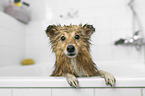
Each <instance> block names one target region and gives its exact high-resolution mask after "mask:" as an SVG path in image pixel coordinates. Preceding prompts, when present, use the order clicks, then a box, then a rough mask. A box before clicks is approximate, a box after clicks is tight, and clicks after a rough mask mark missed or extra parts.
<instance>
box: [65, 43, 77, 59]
mask: <svg viewBox="0 0 145 96" xmlns="http://www.w3.org/2000/svg"><path fill="white" fill-rule="evenodd" d="M66 55H67V56H68V57H69V58H74V57H75V56H76V50H75V46H74V45H68V46H67V54H66Z"/></svg>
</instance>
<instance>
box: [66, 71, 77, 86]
mask: <svg viewBox="0 0 145 96" xmlns="http://www.w3.org/2000/svg"><path fill="white" fill-rule="evenodd" d="M64 77H66V80H67V82H68V83H69V85H70V86H73V87H75V88H77V87H79V82H78V80H77V78H76V77H75V76H74V75H72V74H70V73H67V74H65V75H64Z"/></svg>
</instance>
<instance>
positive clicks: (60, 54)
mask: <svg viewBox="0 0 145 96" xmlns="http://www.w3.org/2000/svg"><path fill="white" fill-rule="evenodd" d="M94 31H95V29H94V28H93V26H92V25H87V24H86V25H84V26H82V25H78V26H77V25H69V26H65V25H64V26H61V25H58V26H55V25H50V26H48V27H47V30H46V33H47V35H48V37H50V42H51V45H52V49H53V52H54V53H55V55H56V62H55V69H54V71H53V73H52V76H65V77H66V78H72V79H73V80H77V79H76V78H75V77H90V76H96V75H100V76H102V77H103V76H106V74H107V73H105V72H104V73H103V72H102V71H99V70H98V69H97V67H96V65H95V63H94V62H93V60H92V58H91V55H90V42H89V40H90V36H91V35H92V34H93V32H94ZM76 35H79V36H80V39H79V40H77V39H75V38H74V37H75V36H76ZM62 36H65V38H66V39H65V41H62V40H61V37H62ZM70 44H73V45H74V46H75V50H76V52H77V55H76V57H75V58H68V56H66V54H65V52H66V49H67V46H68V45H70ZM74 76H75V77H74ZM67 80H68V82H70V81H69V80H70V79H67ZM74 82H76V81H74ZM70 85H71V84H70ZM76 85H78V84H73V86H76Z"/></svg>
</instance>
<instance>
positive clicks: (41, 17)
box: [0, 0, 145, 66]
mask: <svg viewBox="0 0 145 96" xmlns="http://www.w3.org/2000/svg"><path fill="white" fill-rule="evenodd" d="M20 3H21V4H20ZM144 5H145V1H144V0H21V2H19V0H16V1H13V0H0V66H9V65H20V64H21V61H22V60H23V59H26V58H32V59H34V60H35V63H36V64H41V65H43V64H48V65H49V66H53V64H54V62H55V56H54V54H53V53H52V50H51V46H50V44H49V38H48V37H47V36H46V34H45V29H46V28H47V26H48V25H49V24H61V25H63V24H66V25H69V24H77V25H78V24H80V23H81V24H85V23H88V24H93V25H94V27H95V28H96V31H95V33H94V34H93V35H92V45H91V54H92V58H93V60H94V61H95V62H96V63H100V62H106V64H107V63H108V62H110V63H116V64H117V62H122V63H123V62H127V64H131V63H132V62H133V63H138V64H139V63H144V61H145V52H144V50H145V48H144V44H141V45H139V48H136V45H134V44H119V45H118V46H116V45H115V44H114V43H115V42H116V41H117V40H119V39H120V38H125V39H126V38H127V39H126V40H130V38H132V37H133V34H134V33H135V32H136V31H140V33H139V37H140V38H144V37H145V36H144V35H143V33H144V28H145V18H144V17H145V10H144V9H145V6H144ZM9 6H10V7H18V10H19V11H18V12H16V13H14V14H13V16H12V13H9V10H8V9H9ZM131 8H134V10H135V12H136V14H137V15H135V14H133V10H132V9H131ZM12 11H15V9H14V10H12ZM12 11H11V10H10V12H12ZM18 13H19V16H22V17H24V18H25V17H28V18H25V19H28V20H27V21H23V20H24V19H23V18H16V17H15V16H16V15H17V14H18ZM136 18H138V19H136ZM128 38H129V39H128ZM125 39H124V40H125ZM143 42H144V41H143Z"/></svg>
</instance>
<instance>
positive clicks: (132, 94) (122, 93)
mask: <svg viewBox="0 0 145 96" xmlns="http://www.w3.org/2000/svg"><path fill="white" fill-rule="evenodd" d="M95 96H141V89H131V88H113V89H95Z"/></svg>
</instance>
